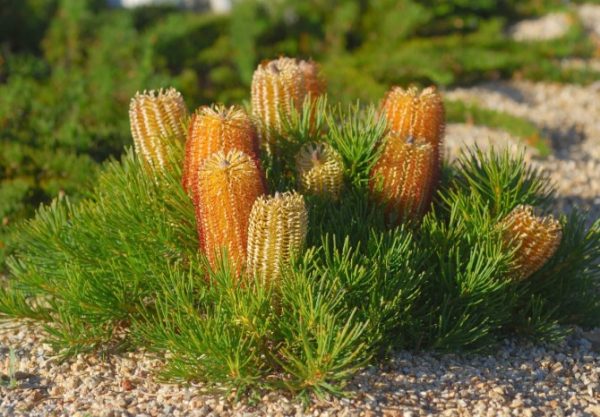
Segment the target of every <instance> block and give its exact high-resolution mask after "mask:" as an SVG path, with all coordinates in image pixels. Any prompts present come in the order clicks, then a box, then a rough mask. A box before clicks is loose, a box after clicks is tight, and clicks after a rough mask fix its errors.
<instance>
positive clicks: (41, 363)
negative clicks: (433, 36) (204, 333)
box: [0, 326, 600, 417]
mask: <svg viewBox="0 0 600 417" xmlns="http://www.w3.org/2000/svg"><path fill="white" fill-rule="evenodd" d="M39 334H40V330H39V329H38V328H36V327H35V326H34V327H26V326H20V327H18V328H17V329H14V328H13V331H10V330H8V331H7V329H4V331H2V332H0V364H3V365H2V366H3V367H4V372H6V369H7V367H8V362H9V348H8V347H9V346H10V347H13V348H14V349H15V355H16V361H15V369H16V372H15V374H14V377H15V379H16V382H15V383H16V387H14V388H8V387H6V386H5V387H2V386H0V416H3V417H4V416H6V417H8V416H15V417H17V416H73V417H84V416H101V417H126V416H127V417H129V416H140V417H142V416H144V417H145V416H194V417H195V416H226V415H238V416H247V417H250V416H263V415H269V416H302V415H307V416H308V415H312V416H318V415H321V416H381V415H382V416H389V417H409V416H413V417H416V416H435V415H442V416H489V417H491V416H507V417H508V416H517V417H518V416H582V417H583V416H600V384H599V382H600V354H599V353H598V351H599V350H600V331H599V332H596V333H584V332H582V331H581V330H579V329H576V330H575V332H574V334H573V335H572V336H570V337H569V338H568V339H567V340H566V341H565V342H564V343H562V344H560V345H558V346H552V347H550V346H534V345H529V344H522V343H519V342H515V341H506V342H505V343H504V345H503V346H502V347H501V348H500V349H499V350H498V351H497V352H495V353H494V355H464V356H459V355H436V354H431V353H423V352H420V353H418V354H413V353H410V352H400V353H399V354H397V355H396V356H395V357H393V358H392V359H391V360H390V361H388V362H386V363H385V364H383V365H382V366H381V367H370V368H367V369H366V370H365V371H364V372H362V373H361V374H359V375H358V376H356V377H355V378H354V380H353V381H352V382H351V384H350V386H349V387H348V389H349V391H350V392H351V393H352V398H350V399H336V398H331V399H327V400H314V401H313V402H312V403H311V405H310V406H309V407H307V408H305V407H303V405H302V404H300V403H298V402H297V401H294V400H292V399H290V398H289V397H286V396H284V395H282V394H280V393H272V394H270V395H266V396H265V397H263V398H261V399H258V400H257V401H256V402H255V403H253V404H250V403H248V401H242V402H235V401H233V400H232V399H231V398H224V397H220V396H215V395H212V396H211V395H203V394H200V393H199V392H200V391H201V390H200V389H199V388H201V387H198V386H177V385H167V384H160V383H157V382H156V381H154V380H153V378H151V375H152V373H153V371H155V370H156V369H157V368H158V367H159V366H160V362H159V361H157V360H155V359H150V358H148V357H147V356H146V355H144V353H143V352H137V353H129V354H126V355H123V356H112V357H109V358H98V357H95V356H89V355H88V356H85V357H84V356H78V357H77V358H76V359H74V360H73V361H71V362H67V363H62V364H59V363H56V362H54V361H52V360H51V359H50V355H51V350H50V348H49V347H48V346H46V345H43V344H41V343H40V341H39V338H38V337H39V336H38V335H39ZM2 371H3V368H2V367H0V374H1V373H2Z"/></svg>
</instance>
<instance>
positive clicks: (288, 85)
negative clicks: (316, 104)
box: [252, 57, 325, 151]
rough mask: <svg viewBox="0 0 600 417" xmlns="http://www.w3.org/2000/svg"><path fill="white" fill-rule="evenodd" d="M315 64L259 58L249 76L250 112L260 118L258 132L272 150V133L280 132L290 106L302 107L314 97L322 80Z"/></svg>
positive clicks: (318, 91)
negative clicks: (250, 81) (306, 99)
mask: <svg viewBox="0 0 600 417" xmlns="http://www.w3.org/2000/svg"><path fill="white" fill-rule="evenodd" d="M318 73H319V69H318V66H317V64H315V63H314V62H312V61H308V62H307V61H301V60H297V59H294V58H285V57H282V58H279V59H276V60H273V61H265V62H262V63H261V64H260V65H259V66H258V68H257V69H256V71H254V75H253V76H252V114H253V115H254V117H256V119H257V120H258V122H259V125H260V128H259V136H260V139H261V141H262V142H263V144H264V145H265V146H266V147H267V149H268V150H269V151H272V147H273V145H274V140H275V134H280V135H281V134H283V133H284V132H283V127H284V120H283V119H282V118H283V117H286V116H287V115H289V114H290V113H291V109H292V106H294V107H295V108H296V109H298V110H299V109H301V108H302V105H303V102H304V99H305V97H306V96H307V95H309V94H310V96H311V98H312V99H316V98H317V97H318V96H319V95H320V94H322V93H323V91H324V88H325V84H324V82H323V81H322V79H321V78H320V76H319V74H318Z"/></svg>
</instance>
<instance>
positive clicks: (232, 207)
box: [193, 150, 265, 274]
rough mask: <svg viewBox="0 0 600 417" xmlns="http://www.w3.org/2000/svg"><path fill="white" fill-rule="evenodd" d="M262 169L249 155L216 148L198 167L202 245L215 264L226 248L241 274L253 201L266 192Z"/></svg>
mask: <svg viewBox="0 0 600 417" xmlns="http://www.w3.org/2000/svg"><path fill="white" fill-rule="evenodd" d="M263 184H264V183H263V178H262V173H261V172H260V170H259V168H258V166H257V165H256V162H255V161H254V160H253V159H252V157H250V156H249V155H247V154H245V153H243V152H241V151H239V150H231V151H229V152H228V153H224V152H222V151H219V152H216V153H214V154H212V155H211V156H209V157H208V159H206V161H205V162H204V164H203V165H202V167H201V168H200V169H199V170H198V177H197V181H196V184H195V192H194V193H193V195H194V205H195V208H196V223H197V227H198V236H199V239H200V247H201V249H202V250H203V251H204V253H205V254H206V256H207V257H208V260H209V263H210V265H211V266H212V267H213V268H217V266H218V264H219V262H218V257H219V255H220V253H221V251H222V250H223V248H225V249H226V250H227V254H228V256H229V260H230V262H231V265H232V266H233V267H234V268H235V272H236V273H238V274H239V272H240V271H241V268H242V266H243V265H244V262H245V260H246V243H247V242H246V241H247V237H248V218H249V216H250V211H251V210H252V205H253V204H254V201H255V200H256V199H257V198H258V197H259V196H261V195H262V194H264V191H265V190H264V186H263Z"/></svg>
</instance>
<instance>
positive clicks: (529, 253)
mask: <svg viewBox="0 0 600 417" xmlns="http://www.w3.org/2000/svg"><path fill="white" fill-rule="evenodd" d="M501 225H502V227H503V228H504V242H505V244H506V245H507V246H509V245H516V253H515V274H516V277H517V279H525V278H527V277H529V276H530V275H532V274H533V273H534V272H536V271H537V270H539V269H540V268H541V267H542V266H544V264H545V263H546V262H548V260H549V259H550V258H551V257H552V255H554V253H555V252H556V250H557V249H558V246H559V245H560V241H561V239H562V228H561V226H560V223H559V222H558V221H557V220H555V219H554V218H553V217H552V216H545V217H540V216H536V215H535V214H534V213H533V207H531V206H528V205H519V206H517V207H515V208H514V209H513V210H512V211H511V212H510V213H509V214H508V215H507V216H506V217H505V218H504V219H503V220H502V223H501Z"/></svg>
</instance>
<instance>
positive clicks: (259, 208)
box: [248, 192, 308, 282]
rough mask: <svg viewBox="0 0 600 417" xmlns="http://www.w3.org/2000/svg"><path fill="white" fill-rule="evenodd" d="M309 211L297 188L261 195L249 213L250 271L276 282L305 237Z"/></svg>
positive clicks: (268, 280)
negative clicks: (283, 266)
mask: <svg viewBox="0 0 600 417" xmlns="http://www.w3.org/2000/svg"><path fill="white" fill-rule="evenodd" d="M307 224H308V213H307V211H306V205H305V204H304V198H303V197H302V195H300V194H298V193H296V192H286V193H283V194H279V193H277V194H275V196H272V197H271V196H269V197H264V196H263V197H259V198H258V199H257V200H256V202H255V203H254V206H253V207H252V212H251V213H250V222H249V227H248V273H250V274H254V275H255V276H259V277H261V278H263V279H265V280H266V281H267V282H276V281H277V280H278V279H279V277H280V273H281V267H282V265H283V264H284V263H285V262H287V261H289V260H290V257H291V256H292V254H293V253H296V252H297V251H299V250H301V248H302V247H303V246H304V242H305V240H306V229H307Z"/></svg>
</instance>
